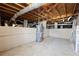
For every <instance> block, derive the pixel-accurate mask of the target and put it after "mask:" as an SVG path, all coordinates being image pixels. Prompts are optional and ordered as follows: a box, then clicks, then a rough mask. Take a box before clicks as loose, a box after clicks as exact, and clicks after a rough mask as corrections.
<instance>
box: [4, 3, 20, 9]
mask: <svg viewBox="0 0 79 59" xmlns="http://www.w3.org/2000/svg"><path fill="white" fill-rule="evenodd" d="M4 5H6V6H9V7H11V8H14V9H16V10H20V9H19V8H16V7H14V6H11V5H9V4H7V3H4Z"/></svg>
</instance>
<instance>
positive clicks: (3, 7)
mask: <svg viewBox="0 0 79 59" xmlns="http://www.w3.org/2000/svg"><path fill="white" fill-rule="evenodd" d="M0 8H3V9H6V10H9V11H12V12H17V11H15V10H12V9H9V8H7V7H3V6H0Z"/></svg>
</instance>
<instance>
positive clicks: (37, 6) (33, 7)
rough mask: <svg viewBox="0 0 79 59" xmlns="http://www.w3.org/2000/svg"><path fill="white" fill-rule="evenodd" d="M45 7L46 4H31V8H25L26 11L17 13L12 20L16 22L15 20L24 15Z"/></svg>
mask: <svg viewBox="0 0 79 59" xmlns="http://www.w3.org/2000/svg"><path fill="white" fill-rule="evenodd" d="M42 5H44V3H32V4H30V5H29V6H27V7H25V8H24V9H22V10H20V11H19V12H17V13H16V14H15V15H14V16H13V17H12V18H11V20H13V21H15V19H16V18H17V17H18V16H20V15H22V14H24V13H27V12H29V11H31V10H33V9H36V8H39V7H40V6H42Z"/></svg>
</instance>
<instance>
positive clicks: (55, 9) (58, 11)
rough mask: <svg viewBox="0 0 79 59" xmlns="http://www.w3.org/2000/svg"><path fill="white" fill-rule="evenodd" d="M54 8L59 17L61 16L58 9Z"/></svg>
mask: <svg viewBox="0 0 79 59" xmlns="http://www.w3.org/2000/svg"><path fill="white" fill-rule="evenodd" d="M55 10H56V12H57V13H58V15H59V17H60V18H61V14H60V12H59V11H58V9H57V8H55Z"/></svg>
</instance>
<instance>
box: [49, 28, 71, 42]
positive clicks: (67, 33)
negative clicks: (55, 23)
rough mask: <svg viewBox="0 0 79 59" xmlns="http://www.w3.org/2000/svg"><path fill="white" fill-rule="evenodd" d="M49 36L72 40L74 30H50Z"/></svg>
mask: <svg viewBox="0 0 79 59" xmlns="http://www.w3.org/2000/svg"><path fill="white" fill-rule="evenodd" d="M49 36H51V37H57V38H64V39H71V40H72V29H49Z"/></svg>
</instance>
